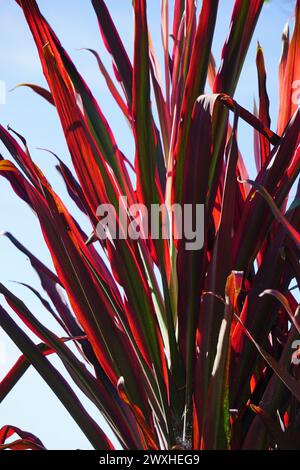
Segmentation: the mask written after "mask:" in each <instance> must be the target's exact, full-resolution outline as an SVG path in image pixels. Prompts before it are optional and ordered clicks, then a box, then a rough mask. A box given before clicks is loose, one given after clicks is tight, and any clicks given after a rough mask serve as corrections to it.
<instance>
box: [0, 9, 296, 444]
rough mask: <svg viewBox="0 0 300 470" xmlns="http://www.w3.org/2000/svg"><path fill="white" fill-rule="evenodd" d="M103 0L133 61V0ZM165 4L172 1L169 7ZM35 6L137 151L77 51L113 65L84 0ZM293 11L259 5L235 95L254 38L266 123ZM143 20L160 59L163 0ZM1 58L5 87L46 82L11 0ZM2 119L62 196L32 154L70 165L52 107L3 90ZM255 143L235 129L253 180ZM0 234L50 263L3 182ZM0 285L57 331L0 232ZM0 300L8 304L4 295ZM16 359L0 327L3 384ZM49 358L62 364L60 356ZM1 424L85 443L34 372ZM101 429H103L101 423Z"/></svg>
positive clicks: (244, 89)
mask: <svg viewBox="0 0 300 470" xmlns="http://www.w3.org/2000/svg"><path fill="white" fill-rule="evenodd" d="M106 3H107V5H108V7H109V9H110V11H111V14H112V16H113V18H114V20H115V21H116V24H117V28H118V31H119V33H120V35H121V37H122V38H123V40H124V43H125V46H126V48H127V50H128V53H129V55H130V57H132V50H133V35H132V31H133V15H132V6H131V0H107V2H106ZM172 3H173V2H172V1H170V4H171V5H172ZM200 3H201V2H200ZM38 4H39V6H40V8H41V10H42V12H43V13H44V15H45V16H46V18H47V19H48V21H49V22H50V24H51V25H52V27H53V28H54V30H55V31H56V33H57V35H58V37H59V38H60V39H61V41H62V43H63V45H64V47H65V48H66V49H67V50H68V52H69V53H70V54H71V56H72V58H73V60H74V62H75V63H76V65H77V66H78V68H79V70H80V72H81V73H82V74H83V76H84V77H85V78H86V80H87V82H88V84H89V85H90V87H91V88H92V90H93V92H94V94H95V96H96V98H97V99H98V100H99V103H100V106H101V108H102V110H103V112H104V114H105V115H106V117H107V119H108V121H109V122H110V124H111V127H112V129H113V131H114V133H115V137H116V139H117V142H118V144H119V146H120V148H121V149H122V150H123V152H124V153H125V154H126V156H127V157H128V158H130V159H131V160H132V158H133V154H134V147H133V142H132V138H131V136H130V134H129V132H128V128H127V125H126V123H125V121H124V119H123V117H122V116H121V114H120V113H119V111H118V109H117V107H116V105H115V104H114V103H113V101H112V99H111V98H110V95H109V92H107V90H106V86H105V82H104V80H103V78H102V77H101V75H100V73H99V71H98V68H97V65H96V62H95V60H94V58H93V57H92V56H90V55H89V54H88V53H87V52H85V51H79V50H78V49H79V48H83V47H89V48H94V49H96V50H97V51H98V52H100V54H101V57H102V59H103V61H104V63H105V64H106V66H107V67H108V68H109V69H110V70H111V60H110V57H109V55H108V54H107V52H106V50H105V48H104V46H103V44H102V40H101V37H100V34H99V30H98V25H97V20H96V16H95V14H94V11H93V8H92V5H91V2H90V0H38ZM232 5H233V0H220V11H219V16H218V23H217V28H216V35H215V40H214V46H213V49H214V55H215V59H216V62H217V65H219V63H220V54H221V49H222V45H223V43H224V40H225V38H226V35H227V32H228V27H229V22H230V14H231V10H232ZM292 14H293V2H292V1H289V0H273V1H271V2H270V4H268V5H266V6H265V7H264V9H263V13H262V15H261V17H260V20H259V23H258V26H257V29H256V32H255V34H254V37H253V41H252V44H251V47H250V50H249V53H248V58H247V60H246V63H245V66H244V70H243V73H242V76H241V79H240V84H239V87H238V90H237V93H236V95H235V98H236V99H237V101H238V102H239V103H240V104H241V105H243V106H244V107H246V108H247V109H249V110H252V108H253V99H254V97H257V77H256V66H255V54H256V44H257V41H258V40H259V42H260V43H261V45H262V47H263V49H264V53H265V61H266V68H267V73H268V78H267V86H268V91H269V96H270V101H271V117H272V128H273V129H276V116H277V106H278V99H277V96H278V89H277V74H278V61H279V57H280V50H281V33H282V30H283V27H284V25H285V23H286V21H287V20H289V19H291V18H292ZM148 19H149V25H150V29H151V33H152V36H153V40H154V46H155V48H156V50H157V52H158V56H159V57H161V43H160V25H159V20H160V0H148ZM0 64H1V67H0V80H1V81H2V83H5V86H6V89H7V90H10V89H12V88H13V87H14V86H15V85H16V84H18V83H21V82H29V83H35V84H39V85H45V82H44V78H43V75H42V71H41V67H40V64H39V59H38V55H37V52H36V49H35V46H34V43H33V41H32V38H31V34H30V32H29V29H28V27H27V24H26V22H25V20H24V17H23V15H22V12H21V9H20V8H19V7H18V5H17V4H16V2H15V1H14V0H0ZM0 83H1V82H0ZM0 93H1V88H0ZM0 122H1V124H2V125H4V126H6V125H7V124H10V125H11V127H12V128H14V129H15V130H17V131H18V132H19V133H21V134H22V135H24V136H25V137H26V139H27V142H28V145H29V148H30V151H31V153H32V156H33V158H34V160H35V161H36V162H37V164H38V165H40V167H41V168H42V170H43V171H44V172H45V173H46V175H47V176H48V177H49V180H50V181H51V183H52V184H53V186H54V188H55V189H56V190H57V191H58V192H59V193H60V194H61V195H63V196H66V191H65V188H64V185H63V183H62V181H61V180H60V177H59V175H58V174H57V172H56V170H55V168H54V167H55V160H54V159H53V158H52V157H50V155H48V154H47V153H45V152H42V151H40V150H37V149H38V148H40V147H43V148H48V149H51V150H52V151H54V152H55V153H57V154H58V155H59V156H60V157H61V158H62V159H63V160H64V161H65V162H66V163H69V162H70V157H69V155H68V151H67V148H66V145H65V142H64V137H63V134H62V131H61V128H60V124H59V120H58V118H57V115H56V112H55V109H54V108H52V107H51V106H50V105H48V103H46V102H44V101H43V100H42V99H41V98H40V97H38V96H36V95H34V94H33V92H32V91H31V90H28V89H24V88H21V89H17V90H15V91H13V92H9V93H7V95H6V103H5V104H2V105H0ZM252 142H253V133H252V131H251V129H249V128H247V126H245V125H240V130H239V144H240V148H241V151H242V154H243V156H244V159H245V161H246V164H247V167H248V169H249V172H250V174H251V175H252V176H254V174H255V173H254V155H253V150H252V149H253V146H252ZM0 152H2V153H3V156H4V157H8V154H7V152H6V151H5V150H4V149H3V147H2V146H1V145H0ZM69 207H70V209H71V210H72V212H73V213H74V215H75V216H76V217H78V218H79V220H80V222H81V223H82V225H83V227H84V228H85V229H87V230H88V223H87V221H86V220H84V219H83V217H82V216H80V215H79V214H78V212H77V210H76V208H75V207H74V205H73V204H72V203H71V202H70V204H69ZM1 230H4V231H9V232H12V233H13V234H14V235H15V236H16V237H17V238H18V239H19V240H20V241H21V242H22V243H23V244H24V245H25V246H27V247H28V248H29V249H30V250H32V251H33V252H34V254H35V255H36V256H38V257H39V258H40V259H41V260H42V261H43V262H45V263H46V264H47V265H49V266H50V267H51V259H50V256H49V253H48V251H47V248H46V246H45V243H44V241H43V238H42V236H41V233H40V229H39V225H38V222H37V220H36V218H35V216H34V214H33V213H32V212H31V210H30V209H28V207H27V206H26V205H25V204H24V203H23V202H21V201H20V200H19V199H18V198H17V196H15V195H14V193H13V192H12V190H11V188H10V186H9V184H8V183H7V182H6V180H4V179H3V178H0V231H1ZM0 281H1V282H3V283H4V284H5V285H7V286H8V288H10V289H11V290H13V291H14V292H15V293H16V295H18V296H20V297H21V298H22V299H23V300H25V302H26V304H27V305H28V307H29V308H30V309H31V310H32V312H33V313H34V314H35V315H37V316H38V318H39V319H40V320H41V321H42V322H44V323H45V324H46V325H47V326H48V327H50V328H51V327H53V328H55V331H57V333H58V334H59V329H57V327H56V325H55V324H54V323H53V321H52V320H51V319H50V318H49V314H48V313H47V312H46V311H45V310H44V309H43V307H42V306H41V304H40V303H39V302H38V301H37V300H36V299H35V298H34V296H33V295H32V294H31V293H29V292H28V291H27V290H26V289H25V288H24V287H22V286H19V285H17V284H13V283H12V282H11V281H19V282H26V283H28V284H31V285H32V286H34V287H35V288H37V289H40V284H39V280H38V278H37V276H36V275H35V273H34V272H33V271H32V269H31V266H30V264H29V262H28V260H27V259H26V258H25V257H24V256H23V255H22V254H21V253H19V252H18V251H17V250H16V249H15V248H14V247H13V246H12V245H11V244H10V243H9V242H8V240H7V239H5V238H4V237H0ZM1 303H2V300H1ZM3 304H5V302H4V301H3ZM14 318H15V317H14ZM18 357H19V352H18V350H17V348H16V347H15V346H14V345H13V343H12V342H11V341H10V340H9V338H7V336H6V335H5V334H4V333H3V332H2V331H0V380H1V378H2V377H3V376H4V375H5V373H6V372H7V371H8V370H9V368H10V367H11V366H12V365H13V363H14V361H15V360H16V359H17V358H18ZM51 360H52V361H53V362H54V363H55V364H57V365H58V366H59V368H60V370H62V368H61V366H60V364H59V361H58V360H57V359H51ZM65 375H66V373H65ZM78 393H79V392H78ZM80 397H81V394H80ZM85 402H86V400H85ZM88 409H89V410H90V412H91V413H92V415H93V416H94V418H95V419H98V420H99V419H101V418H100V417H99V414H97V411H95V409H94V408H93V406H91V405H88ZM4 424H13V425H16V426H18V427H20V428H23V429H25V430H27V431H30V432H33V433H34V434H36V435H37V436H38V437H39V438H40V439H41V440H42V441H43V442H44V444H45V445H46V447H47V448H49V449H55V448H56V449H74V448H80V449H89V448H90V445H89V443H88V441H87V440H86V438H85V437H84V436H83V434H82V433H81V431H80V430H79V429H78V428H77V426H76V424H75V423H74V422H73V420H72V418H71V417H70V416H69V415H68V413H67V412H66V411H65V410H64V408H63V407H62V405H61V404H60V402H59V401H58V400H57V399H56V397H55V396H54V394H53V393H52V392H51V390H49V388H48V386H47V384H45V383H44V382H43V380H42V379H41V378H40V377H39V376H38V374H37V373H36V372H35V371H34V370H33V369H32V368H31V369H30V370H29V371H28V372H27V373H26V374H25V376H24V377H23V378H22V380H21V381H20V382H19V383H18V385H17V386H16V387H15V389H14V390H13V392H12V393H11V394H10V395H9V396H8V397H7V398H6V399H5V400H4V401H3V403H2V404H1V405H0V427H1V426H2V425H4ZM103 425H104V426H105V424H103Z"/></svg>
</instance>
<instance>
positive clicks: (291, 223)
mask: <svg viewBox="0 0 300 470" xmlns="http://www.w3.org/2000/svg"><path fill="white" fill-rule="evenodd" d="M17 3H18V4H19V5H20V7H21V8H22V10H23V13H24V16H25V18H26V21H27V23H28V25H29V27H30V30H31V32H32V35H33V38H34V40H35V43H36V46H37V49H38V53H39V57H40V61H41V64H42V66H43V71H44V75H45V77H46V79H47V82H48V85H49V90H44V89H43V88H41V87H39V86H36V85H31V84H27V85H28V86H30V87H31V88H32V89H33V90H34V91H35V92H37V93H38V94H40V95H41V96H42V97H43V98H45V99H47V100H48V102H49V106H50V105H53V106H55V107H56V110H57V113H58V116H59V119H60V121H61V125H62V129H63V132H64V134H65V138H66V142H67V145H68V148H69V151H70V155H71V158H72V163H73V168H68V167H67V166H66V165H65V163H64V162H63V161H62V160H59V165H58V170H59V172H60V174H61V175H62V177H63V178H64V180H65V183H66V186H67V189H68V192H69V195H70V196H71V198H72V199H73V200H74V201H75V203H76V204H77V206H78V208H79V209H80V210H81V211H82V212H83V213H84V214H85V215H86V216H87V217H88V218H89V221H90V224H91V231H93V233H95V231H96V227H97V224H98V217H97V208H98V206H99V205H100V204H102V203H110V204H112V205H113V207H115V208H116V209H118V201H119V197H120V196H126V197H127V198H128V201H129V203H130V204H134V203H143V204H144V205H146V207H148V208H150V207H151V205H152V204H162V203H166V205H167V207H169V208H170V207H171V205H172V204H175V203H176V204H180V205H182V206H183V205H184V204H204V205H205V216H204V217H205V233H204V245H203V248H202V249H201V250H194V251H189V250H187V248H186V245H185V240H176V239H175V236H174V232H172V233H171V234H170V236H169V238H168V239H166V240H163V239H162V240H155V239H154V237H153V238H151V237H150V239H149V240H145V239H143V238H142V237H141V238H140V239H137V240H132V239H130V238H129V239H116V240H109V239H107V240H98V239H97V237H96V236H91V237H88V236H87V235H86V234H85V233H84V232H83V231H82V229H81V228H80V226H79V224H78V223H77V222H76V220H75V219H74V217H73V216H72V215H71V214H70V212H69V211H68V210H67V208H66V205H65V204H64V202H63V201H62V200H61V198H60V197H59V195H58V194H57V193H56V192H55V191H54V189H53V188H52V187H51V185H50V184H49V182H48V181H47V179H46V176H45V175H44V174H43V173H42V172H41V170H40V169H39V168H38V167H37V165H36V164H35V163H34V161H33V160H32V158H31V155H30V150H29V148H28V147H27V145H26V142H25V140H24V139H23V138H20V136H17V137H16V136H15V135H13V133H12V132H9V131H7V130H6V129H4V128H3V127H0V138H1V140H2V142H3V143H4V145H5V146H6V148H7V151H8V152H9V153H10V154H11V156H12V157H13V159H14V160H15V163H13V162H12V161H9V160H7V159H3V158H2V159H1V161H0V173H1V175H2V176H4V177H5V178H7V180H8V181H9V182H10V184H11V186H12V188H13V189H14V191H15V192H16V193H17V195H18V196H19V197H20V198H21V199H22V200H23V201H25V202H26V203H27V204H28V205H29V206H30V207H31V208H32V209H33V211H34V212H35V214H36V217H37V220H38V222H39V224H40V227H41V230H42V233H43V236H44V238H45V242H46V244H47V247H48V249H49V252H50V253H51V257H52V261H53V267H54V271H55V272H54V271H52V270H50V269H49V268H48V267H46V266H45V265H44V264H43V263H41V262H40V261H39V260H38V259H37V258H36V257H35V256H34V254H32V253H30V252H29V251H28V249H26V248H25V247H24V246H23V245H22V244H21V243H20V242H19V241H18V240H16V239H15V238H14V237H13V236H12V235H11V234H9V233H6V234H5V235H6V236H7V237H8V238H9V239H10V241H11V242H12V243H13V244H14V245H15V246H16V247H17V248H18V249H19V250H20V251H21V252H23V253H25V254H26V255H27V256H28V257H29V259H30V262H31V264H32V267H33V268H34V269H35V270H36V272H37V273H38V275H39V277H40V280H41V284H42V287H43V289H44V291H45V292H46V293H47V296H48V297H49V299H50V300H51V305H50V304H49V302H45V299H44V301H43V305H44V306H45V307H46V308H47V309H48V311H49V314H50V315H53V316H54V317H55V319H56V320H57V322H58V324H59V325H60V327H62V328H63V330H64V331H65V336H64V337H63V338H61V337H58V335H57V334H55V332H53V331H50V330H49V329H48V328H47V327H46V326H45V325H44V324H42V323H41V322H40V321H39V320H38V319H37V317H36V316H35V315H34V313H33V312H31V311H29V309H28V308H27V307H26V305H25V304H24V303H23V302H22V301H21V300H20V299H19V298H17V297H16V296H15V295H14V294H13V293H12V292H10V291H9V290H8V289H7V288H6V287H5V286H3V285H0V291H1V293H2V294H3V296H4V298H5V300H6V301H7V303H8V305H9V306H10V307H11V308H12V309H13V311H14V312H15V313H16V314H17V315H18V316H19V317H20V319H21V320H22V321H23V322H24V325H26V326H27V327H29V328H30V329H31V331H32V332H33V333H34V335H35V336H36V338H37V344H35V343H34V342H33V341H32V339H31V338H29V337H28V335H27V334H26V333H25V332H24V331H23V330H22V329H21V328H20V327H19V326H18V325H17V324H16V323H15V322H14V321H13V319H12V318H11V316H10V314H9V313H7V311H6V310H5V309H4V307H1V310H0V325H1V327H2V328H3V329H4V331H5V332H6V333H7V334H8V335H9V336H10V337H11V339H12V340H13V341H14V342H15V343H16V345H17V346H18V347H19V348H20V350H21V352H22V354H23V355H22V356H21V358H20V359H19V360H18V362H17V363H16V364H15V366H14V367H13V368H12V369H11V371H10V372H9V374H8V375H7V376H6V377H5V378H4V380H3V381H2V382H1V386H0V396H1V400H3V399H4V398H5V397H6V396H7V394H8V393H9V392H10V391H11V389H12V388H13V387H14V386H15V385H16V383H17V382H18V380H19V379H20V378H21V377H22V375H23V374H24V373H25V372H26V370H27V369H28V367H30V366H33V367H34V368H35V369H36V370H37V371H38V372H39V374H40V375H41V377H42V378H43V379H44V380H45V381H46V382H47V384H48V385H49V386H50V387H51V389H52V390H53V392H54V393H55V394H56V395H57V397H58V398H59V399H60V400H61V402H62V403H63V405H64V406H65V407H66V409H67V410H68V411H69V413H70V414H71V416H72V417H73V418H74V420H75V421H76V423H77V424H78V426H79V427H80V428H81V429H82V431H83V432H84V434H85V435H86V436H87V438H88V439H89V440H90V442H91V444H92V445H93V447H94V448H96V449H112V447H113V446H112V444H111V442H110V441H109V439H108V438H107V436H106V435H105V433H104V432H103V430H102V429H101V425H100V424H99V423H96V422H95V421H94V419H93V418H92V417H91V416H90V415H89V414H88V413H87V411H86V410H85V409H84V407H83V405H82V404H81V402H80V400H79V398H78V397H77V395H76V393H75V392H74V391H73V390H72V387H71V384H70V383H69V382H67V381H66V380H65V378H64V377H63V375H62V373H61V372H59V371H58V370H57V369H56V368H55V367H54V366H53V365H52V364H51V363H50V362H49V360H48V358H47V357H48V356H49V355H51V354H56V355H57V356H58V357H59V358H60V359H61V361H62V363H63V364H64V366H65V368H66V370H67V371H68V373H69V374H70V376H71V378H72V379H73V380H74V383H75V384H76V385H77V386H78V387H79V388H80V389H81V391H82V392H83V393H84V394H85V395H86V396H87V397H88V399H89V400H91V402H92V403H94V405H95V406H96V407H97V408H98V409H99V410H100V411H101V413H102V415H103V417H104V418H105V419H106V421H107V422H108V424H109V425H110V427H111V429H112V431H113V432H114V434H115V435H116V437H117V438H118V440H119V442H120V444H121V446H122V447H123V448H124V449H172V448H183V449H189V448H192V449H249V448H253V449H266V448H267V449H268V448H286V447H288V446H294V447H297V446H298V447H299V444H300V435H299V427H297V423H298V421H299V410H300V408H299V400H300V384H299V380H298V375H299V371H298V369H297V367H296V366H295V365H292V363H291V359H292V352H293V350H292V345H293V342H294V340H295V339H297V338H298V337H299V331H300V330H299V308H298V306H297V302H296V297H295V290H289V287H290V284H291V281H292V280H293V279H299V243H300V235H299V232H298V227H299V220H300V207H299V204H298V201H299V187H298V190H297V191H296V196H295V199H294V201H293V203H292V205H290V206H289V203H288V200H289V199H288V197H289V194H290V191H291V189H292V187H293V186H294V183H295V181H296V179H297V176H298V174H299V165H300V158H299V129H300V115H299V110H298V107H297V105H296V104H295V103H294V101H295V100H293V99H292V97H293V93H294V92H295V90H294V88H293V86H294V83H295V80H296V79H297V78H299V76H300V73H299V72H300V70H299V68H300V55H299V47H300V46H299V45H300V1H299V0H297V1H296V11H295V26H294V31H293V34H292V36H291V40H290V38H289V33H288V31H287V29H285V31H284V34H283V38H282V41H283V48H282V56H281V59H280V68H279V90H280V109H279V114H278V125H277V130H276V132H275V131H272V130H271V129H270V118H269V98H268V95H267V89H266V71H265V65H264V56H263V51H262V48H261V47H260V46H259V47H258V50H257V71H258V83H259V109H258V110H257V113H254V114H253V113H251V112H249V111H247V110H246V109H244V108H243V107H241V106H240V105H239V104H238V103H236V102H235V101H234V100H233V96H234V93H235V89H236V87H237V83H238V80H239V77H240V73H241V70H242V67H243V63H244V60H245V57H246V54H247V50H248V46H249V43H250V41H251V38H252V35H253V32H254V29H255V26H256V23H257V20H258V18H259V15H260V13H261V10H262V7H263V4H264V1H263V0H251V1H250V0H236V1H235V3H234V7H233V12H232V19H231V25H230V29H229V35H228V37H227V39H226V41H225V43H224V47H223V51H222V60H221V65H220V67H219V69H216V67H215V62H214V59H213V57H212V53H211V46H212V40H213V36H214V30H215V24H216V18H217V13H218V7H219V2H218V0H203V2H202V5H201V9H200V13H199V16H198V12H197V11H198V10H197V9H196V5H195V2H194V0H175V2H174V11H173V15H172V25H171V22H170V18H171V14H170V11H169V2H168V0H162V2H161V3H162V9H161V12H162V15H161V28H162V45H163V51H164V70H165V74H164V80H162V79H161V77H160V73H159V65H158V60H157V57H156V54H155V51H154V48H153V44H152V42H151V38H150V36H149V31H148V25H147V14H146V0H134V2H133V8H134V23H135V33H134V58H133V63H132V62H131V60H130V58H129V57H128V54H127V52H126V49H125V47H124V45H123V43H122V40H121V38H120V36H119V33H118V31H117V28H116V26H115V24H114V22H113V20H112V18H111V15H110V13H109V10H108V8H107V6H106V4H105V2H104V0H92V5H93V7H94V10H95V13H96V15H97V17H98V21H99V25H100V30H101V34H102V38H103V40H104V43H105V46H106V48H107V50H108V52H109V53H110V54H111V56H112V59H113V68H114V76H111V75H110V74H109V72H107V70H106V69H105V67H104V65H103V63H102V60H101V57H99V55H98V54H97V53H96V52H95V51H92V52H93V54H94V55H95V56H96V58H97V60H98V64H99V67H100V70H101V72H102V74H103V75H104V77H105V80H106V82H107V85H108V88H109V91H110V92H111V94H112V96H113V97H114V99H115V100H116V102H117V104H118V105H119V108H120V112H121V113H123V115H124V118H125V120H126V121H127V122H128V124H129V126H130V129H131V130H132V133H133V136H134V140H135V149H136V153H135V162H134V172H135V177H136V187H135V185H134V184H133V178H132V177H131V176H130V172H129V166H128V160H127V157H129V160H130V156H126V157H125V156H124V155H123V153H122V152H121V151H120V150H119V147H118V144H117V141H116V140H115V136H114V135H113V133H112V131H111V128H110V126H109V123H108V122H107V120H106V119H105V116H104V115H103V113H102V111H101V109H100V106H99V105H98V104H97V102H96V100H95V98H94V97H93V94H92V92H91V91H90V89H89V88H88V86H87V84H86V82H85V81H84V79H83V77H82V76H81V75H80V74H79V72H78V71H77V69H76V68H75V66H74V64H73V62H72V60H71V58H70V57H69V55H68V54H67V52H66V51H65V49H64V48H63V46H62V45H61V43H60V41H59V39H58V38H57V36H56V35H55V33H54V31H53V30H52V29H51V27H50V25H49V24H48V23H47V21H46V19H45V18H44V17H43V16H42V14H41V13H40V11H39V8H38V5H37V3H36V1H35V0H17ZM116 80H117V82H118V84H116ZM118 85H121V88H122V91H120V88H119V86H118ZM208 87H210V89H211V91H212V93H211V94H208V93H207V90H208ZM154 108H155V110H154ZM154 111H155V112H154ZM230 113H233V115H234V120H233V121H234V122H233V126H232V127H231V126H230V124H229V114H230ZM154 116H157V119H156V118H155V117H154ZM240 119H243V120H245V121H246V122H247V123H248V125H249V126H251V127H252V128H253V129H254V140H255V149H254V154H255V161H256V166H257V177H256V179H255V181H250V180H249V179H248V176H247V170H246V167H245V165H244V162H243V159H242V156H241V154H240V152H239V149H238V143H237V127H238V121H239V120H240ZM116 137H118V136H116ZM74 172H75V174H74ZM125 217H127V218H128V220H127V222H128V223H129V222H130V221H131V220H132V217H133V214H130V213H126V214H125ZM118 223H121V222H120V221H118ZM100 248H101V250H100ZM37 295H38V296H39V298H40V299H43V298H42V297H41V296H40V295H39V294H38V293H37ZM65 296H67V298H68V301H69V302H68V303H67V302H66V301H65V299H64V297H65ZM73 343H75V344H76V346H77V351H78V352H77V353H74V349H73V348H70V344H73ZM90 366H92V369H91V367H90ZM14 434H17V435H18V436H19V439H18V440H17V441H15V442H10V443H8V444H5V442H6V439H7V438H8V437H11V436H12V435H14ZM0 440H1V442H0V444H2V448H7V446H8V447H10V448H13V449H19V448H31V449H36V448H42V447H43V445H42V443H41V442H40V441H39V440H38V439H37V438H35V437H34V436H32V435H31V434H28V433H25V432H23V431H21V430H19V429H17V428H15V427H13V426H6V427H4V428H3V429H2V431H1V433H0Z"/></svg>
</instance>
